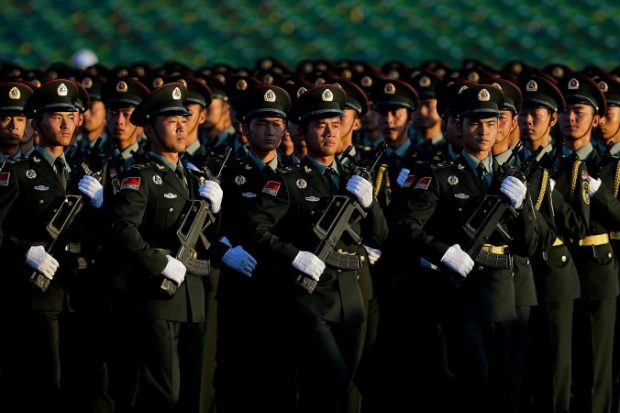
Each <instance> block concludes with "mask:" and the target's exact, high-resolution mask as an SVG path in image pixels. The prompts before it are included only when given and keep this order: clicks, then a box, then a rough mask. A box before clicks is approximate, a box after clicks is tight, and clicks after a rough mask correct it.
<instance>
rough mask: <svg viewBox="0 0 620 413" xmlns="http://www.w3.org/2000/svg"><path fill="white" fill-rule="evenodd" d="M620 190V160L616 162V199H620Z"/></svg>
mask: <svg viewBox="0 0 620 413" xmlns="http://www.w3.org/2000/svg"><path fill="white" fill-rule="evenodd" d="M619 188H620V160H617V161H616V176H614V197H616V198H618V189H619Z"/></svg>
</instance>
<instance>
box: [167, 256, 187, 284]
mask: <svg viewBox="0 0 620 413" xmlns="http://www.w3.org/2000/svg"><path fill="white" fill-rule="evenodd" d="M166 258H168V263H167V264H166V268H164V270H163V271H162V272H161V275H163V276H164V277H166V278H168V279H169V280H172V281H174V282H175V283H176V285H181V283H182V282H183V280H184V279H185V272H186V271H187V269H186V268H185V265H183V263H182V262H181V261H179V260H177V259H176V258H174V257H172V256H170V255H166Z"/></svg>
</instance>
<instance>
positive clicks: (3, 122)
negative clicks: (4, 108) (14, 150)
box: [0, 115, 28, 148]
mask: <svg viewBox="0 0 620 413" xmlns="http://www.w3.org/2000/svg"><path fill="white" fill-rule="evenodd" d="M27 123H28V119H27V118H26V117H25V116H23V115H11V116H0V146H2V147H4V148H7V147H16V146H18V145H19V141H20V140H21V139H22V138H23V137H24V133H25V132H26V125H27Z"/></svg>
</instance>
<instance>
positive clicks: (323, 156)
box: [241, 84, 387, 412]
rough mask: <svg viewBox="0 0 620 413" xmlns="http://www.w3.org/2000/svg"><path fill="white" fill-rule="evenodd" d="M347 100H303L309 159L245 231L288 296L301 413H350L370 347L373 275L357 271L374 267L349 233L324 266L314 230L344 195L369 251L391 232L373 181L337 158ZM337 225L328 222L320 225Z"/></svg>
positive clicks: (299, 104) (275, 189)
mask: <svg viewBox="0 0 620 413" xmlns="http://www.w3.org/2000/svg"><path fill="white" fill-rule="evenodd" d="M345 103H346V93H345V92H344V91H343V90H342V89H341V88H340V87H338V86H335V85H329V84H324V85H321V86H317V87H315V88H312V89H310V90H308V91H307V92H306V93H304V94H303V95H301V96H300V97H299V99H298V100H297V101H296V103H295V105H296V109H293V111H294V112H295V113H296V114H297V115H298V116H299V125H300V133H301V134H302V135H303V136H304V138H305V139H306V141H307V144H308V156H307V157H306V158H304V160H303V161H302V163H301V164H300V166H299V167H295V168H293V169H291V170H289V171H286V172H285V173H283V174H281V175H280V176H278V177H277V178H274V179H270V180H268V181H267V182H266V183H265V185H264V186H263V188H262V189H261V193H260V197H259V199H258V201H257V202H256V204H253V205H252V207H250V208H249V211H248V213H247V216H246V219H244V221H243V225H242V227H241V228H242V232H243V234H244V240H243V245H247V246H248V250H249V251H250V252H252V254H253V255H254V256H256V257H259V258H258V260H259V262H260V261H261V260H264V259H267V260H269V265H270V266H273V267H272V268H273V269H272V270H270V274H268V276H269V277H272V279H273V282H276V280H277V282H278V283H280V285H281V286H282V287H281V288H283V289H285V290H286V296H285V300H286V304H285V305H284V306H283V309H282V311H284V312H287V313H288V314H289V315H290V316H292V317H293V322H292V325H290V326H287V327H285V328H287V329H290V333H291V339H293V340H294V344H293V347H292V348H293V349H294V351H295V362H296V365H297V367H298V369H299V372H298V380H299V393H298V411H302V412H315V411H324V412H343V411H346V405H347V391H348V388H349V386H350V384H351V379H352V376H353V374H354V372H355V369H356V366H357V363H358V361H359V360H358V359H357V357H356V356H357V355H358V354H359V353H360V352H359V348H360V346H362V345H363V337H362V330H361V325H362V322H363V319H364V312H365V309H364V301H365V299H367V296H368V294H370V293H372V286H371V280H370V279H369V277H368V274H369V272H368V271H360V268H361V267H362V266H367V265H368V261H367V258H366V253H365V250H364V248H363V246H362V244H361V243H360V240H359V239H358V240H357V241H356V240H355V239H356V238H357V237H356V236H354V235H351V234H350V233H346V234H343V235H342V236H341V237H340V238H339V239H338V240H334V241H336V242H337V245H336V246H335V247H334V248H333V249H331V250H330V251H329V255H328V256H327V258H325V261H323V260H321V259H320V258H319V257H318V256H317V255H315V252H316V253H319V251H317V247H318V245H319V244H320V238H319V237H318V234H317V233H315V231H314V229H313V228H314V225H315V224H317V220H318V219H319V217H321V215H322V213H323V211H324V210H325V208H326V207H327V206H328V204H329V203H330V202H331V201H332V200H333V199H334V195H341V196H343V198H337V200H340V199H348V201H347V202H351V201H353V202H356V203H357V204H351V207H355V208H356V210H355V211H354V214H360V213H361V212H363V213H364V214H367V216H366V217H365V218H363V219H353V221H352V222H350V225H351V230H352V231H353V232H354V233H356V234H358V235H359V236H360V237H361V239H362V240H363V242H364V243H365V244H367V245H370V246H373V247H380V246H381V244H382V242H383V241H384V240H385V237H386V235H387V225H386V221H385V218H384V216H383V213H382V212H381V209H380V207H379V205H378V203H377V202H376V200H375V199H374V197H373V190H372V184H371V183H370V182H369V181H367V180H366V179H364V178H363V177H361V176H359V175H352V172H350V171H348V170H347V169H345V167H343V166H342V165H341V164H339V163H338V162H337V161H335V155H336V153H337V151H338V149H339V145H340V116H342V113H343V108H344V105H345ZM340 205H341V204H334V205H332V206H333V207H339V206H340ZM358 207H359V208H361V209H362V210H361V211H360V210H359V209H357V208H358ZM330 211H334V210H333V209H331V210H330ZM328 215H330V214H328ZM352 218H355V217H352ZM333 219H334V218H333V217H330V216H327V217H326V218H325V220H326V222H323V225H325V226H327V225H329V222H327V221H330V220H333ZM307 279H308V280H313V282H316V288H315V289H314V290H313V292H312V293H309V292H308V291H307V290H306V289H305V288H302V287H301V286H300V285H297V283H296V282H295V280H298V282H301V283H303V284H306V283H308V282H309V281H308V280H307ZM310 283H312V282H310ZM270 322H271V321H270Z"/></svg>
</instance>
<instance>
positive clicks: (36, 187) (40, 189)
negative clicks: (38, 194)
mask: <svg viewBox="0 0 620 413" xmlns="http://www.w3.org/2000/svg"><path fill="white" fill-rule="evenodd" d="M48 189H50V187H49V186H45V185H37V186H35V187H34V190H35V191H47V190H48Z"/></svg>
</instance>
